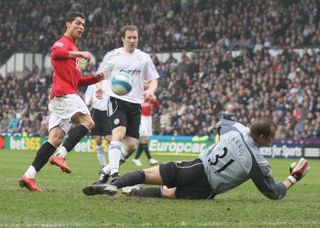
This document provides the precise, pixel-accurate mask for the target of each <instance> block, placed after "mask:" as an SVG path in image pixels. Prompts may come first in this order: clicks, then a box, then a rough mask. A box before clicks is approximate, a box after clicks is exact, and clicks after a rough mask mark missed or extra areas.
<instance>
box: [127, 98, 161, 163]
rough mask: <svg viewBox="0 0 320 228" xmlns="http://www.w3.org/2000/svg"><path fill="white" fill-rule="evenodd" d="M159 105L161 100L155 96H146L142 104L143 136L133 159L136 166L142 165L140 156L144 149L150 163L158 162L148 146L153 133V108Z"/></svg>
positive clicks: (141, 127)
mask: <svg viewBox="0 0 320 228" xmlns="http://www.w3.org/2000/svg"><path fill="white" fill-rule="evenodd" d="M159 106H160V105H159V102H158V101H157V99H156V98H155V97H144V102H143V103H142V104H141V123H140V128H139V132H140V136H141V137H140V143H139V146H138V150H137V153H136V156H135V157H134V159H132V161H133V163H134V164H135V165H136V166H142V163H141V161H140V159H139V158H140V156H141V154H142V152H143V151H145V153H146V155H147V158H148V161H149V164H150V165H155V164H157V163H158V161H157V160H155V159H153V158H152V157H151V154H150V151H149V148H148V140H149V137H150V136H151V135H152V110H153V109H158V108H159Z"/></svg>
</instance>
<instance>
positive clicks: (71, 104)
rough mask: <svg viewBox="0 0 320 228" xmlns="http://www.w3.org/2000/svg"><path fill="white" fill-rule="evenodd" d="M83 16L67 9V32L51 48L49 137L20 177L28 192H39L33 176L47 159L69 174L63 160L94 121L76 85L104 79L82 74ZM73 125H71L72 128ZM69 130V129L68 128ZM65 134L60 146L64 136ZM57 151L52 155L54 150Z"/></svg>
mask: <svg viewBox="0 0 320 228" xmlns="http://www.w3.org/2000/svg"><path fill="white" fill-rule="evenodd" d="M84 26H85V16H84V15H83V14H82V13H79V12H70V13H68V15H67V18H66V27H67V28H66V32H65V34H64V36H63V37H62V38H61V39H59V40H57V41H56V42H55V43H54V44H53V46H52V49H51V54H50V56H51V64H52V67H53V85H52V89H51V91H50V95H49V99H50V102H49V110H50V113H51V114H50V119H49V129H48V130H49V136H48V140H47V141H46V142H45V143H44V144H43V145H42V146H41V147H40V149H39V150H38V152H37V155H36V157H35V159H34V161H33V162H32V164H31V166H30V167H29V168H28V169H27V171H26V172H25V173H24V175H23V176H22V177H21V178H20V179H19V184H20V186H21V187H26V188H27V189H29V190H30V191H41V189H40V188H39V187H38V186H37V185H36V183H35V175H36V174H37V173H38V172H39V171H40V170H41V168H42V167H43V166H44V165H45V164H46V163H47V162H48V161H49V160H50V163H51V164H53V165H56V166H58V167H59V168H61V170H62V171H63V172H66V173H71V170H70V168H69V167H68V166H67V164H66V163H65V157H66V155H67V153H68V152H69V151H71V149H72V148H73V147H74V146H75V145H76V144H77V143H78V142H79V141H80V139H81V138H82V137H83V136H85V135H86V134H87V133H88V132H89V130H90V129H92V128H93V127H94V121H93V120H92V118H91V116H90V112H89V110H88V108H87V106H86V104H85V103H84V101H83V100H82V99H81V98H80V96H78V95H77V88H78V87H79V86H87V85H90V84H94V83H97V82H99V81H101V80H103V79H104V74H103V73H98V74H96V75H94V76H86V77H81V71H80V62H81V61H83V60H85V61H88V62H89V61H90V53H89V52H86V51H79V50H78V48H77V47H76V42H77V40H78V39H79V38H80V37H81V36H82V33H83V32H84ZM72 124H74V126H75V127H74V128H72V129H71V126H72ZM70 129H71V130H70ZM66 134H68V137H67V138H66V140H65V141H64V143H63V144H62V145H61V143H62V141H63V139H64V137H65V135H66ZM55 151H57V152H56V154H55V155H54V156H52V155H53V153H54V152H55Z"/></svg>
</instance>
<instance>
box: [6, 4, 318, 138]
mask: <svg viewBox="0 0 320 228" xmlns="http://www.w3.org/2000/svg"><path fill="white" fill-rule="evenodd" d="M124 2H125V3H124ZM96 3H97V4H92V2H91V1H85V0H83V1H75V0H73V1H64V0H56V1H48V0H44V1H35V0H30V1H29V0H28V1H27V0H19V1H18V0H11V1H1V2H0V22H1V23H0V47H1V48H0V64H1V62H3V61H4V60H6V58H7V57H8V56H10V55H11V54H12V52H16V51H18V50H21V51H32V52H41V53H47V52H48V50H49V48H50V47H51V45H52V43H53V41H54V40H55V39H57V38H58V37H59V36H60V35H61V33H62V32H63V30H64V28H63V27H62V26H61V25H62V24H64V20H65V18H64V15H65V14H66V12H67V11H69V10H70V9H78V8H79V9H84V11H85V13H86V14H87V16H88V20H87V32H86V37H84V38H83V39H82V40H81V42H80V43H79V45H80V49H82V50H90V51H91V52H92V53H94V54H95V56H96V57H97V59H98V62H97V65H98V64H99V60H101V57H102V56H103V55H104V54H105V52H106V51H108V50H110V49H112V48H115V47H119V46H121V45H122V43H121V39H120V34H119V28H120V26H121V25H124V24H128V23H130V24H136V25H138V26H139V28H140V37H141V39H140V43H139V47H140V48H141V49H143V50H144V51H147V52H149V53H153V52H159V51H167V52H172V51H176V50H179V51H183V52H184V51H189V50H194V51H193V54H192V56H189V57H188V55H187V54H186V53H185V52H184V53H183V55H182V59H181V61H178V60H177V59H175V58H174V57H173V56H172V55H171V56H170V57H169V58H168V59H167V60H166V61H165V62H161V61H159V59H158V58H157V56H156V55H155V54H152V58H153V61H154V63H155V65H156V67H157V69H158V72H159V74H160V76H161V78H160V79H159V88H158V90H157V97H158V100H159V102H160V104H161V108H160V109H159V110H158V111H157V112H155V113H154V118H153V121H154V125H153V126H154V132H155V134H160V135H192V136H194V135H205V134H210V132H211V129H214V128H215V127H216V123H217V122H218V121H219V116H220V114H221V112H223V110H224V108H225V105H226V104H230V103H231V104H232V105H233V106H234V107H235V110H234V114H235V117H236V119H237V120H238V121H240V122H242V123H243V124H249V123H250V122H251V121H252V120H253V119H254V118H256V117H261V116H268V117H271V118H272V119H273V120H274V122H275V123H276V124H277V125H278V129H277V134H276V138H278V139H282V138H320V89H319V88H320V52H317V51H311V52H307V51H304V52H303V53H302V55H298V54H297V53H295V52H294V51H293V48H297V47H315V46H317V45H319V46H320V34H319V33H320V32H319V22H320V10H319V8H320V3H319V2H318V1H316V0H306V1H303V3H302V2H301V1H295V0H285V1H277V0H270V1H262V0H248V1H233V0H229V1H221V0H193V1H191V0H168V1H165V0H161V1H155V2H153V3H152V4H149V3H148V1H147V0H131V1H120V0H108V1H107V0H104V1H103V0H99V1H96ZM13 6H14V7H13ZM13 9H14V10H13ZM16 11H19V12H20V13H19V14H17V13H15V12H16ZM276 48H281V49H282V50H283V52H282V53H274V52H272V51H271V49H276ZM197 49H205V50H201V51H200V50H197ZM231 50H240V52H239V55H236V56H234V57H233V56H232V55H231V52H230V51H231ZM97 65H95V66H93V65H89V68H88V69H87V71H95V70H96V68H97ZM50 80H51V76H49V75H46V77H43V75H42V72H39V70H38V67H37V66H36V65H34V66H33V67H32V69H27V68H26V69H25V70H24V72H23V76H22V78H20V77H19V78H18V77H17V76H16V75H14V74H10V75H7V77H2V76H1V75H0V134H12V135H14V134H22V135H27V134H28V135H40V136H46V135H47V124H48V115H49V113H48V110H47V103H48V97H47V96H48V89H49V87H50V83H51V82H50ZM80 94H82V95H83V90H80Z"/></svg>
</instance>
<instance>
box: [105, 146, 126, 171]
mask: <svg viewBox="0 0 320 228" xmlns="http://www.w3.org/2000/svg"><path fill="white" fill-rule="evenodd" d="M127 159H128V153H127V152H126V151H125V150H124V147H123V146H122V147H121V157H120V162H119V166H120V165H122V164H123V163H124V162H125V161H126V160H127ZM102 170H103V172H105V173H106V174H110V171H111V167H110V164H108V165H106V166H105V167H103V169H102Z"/></svg>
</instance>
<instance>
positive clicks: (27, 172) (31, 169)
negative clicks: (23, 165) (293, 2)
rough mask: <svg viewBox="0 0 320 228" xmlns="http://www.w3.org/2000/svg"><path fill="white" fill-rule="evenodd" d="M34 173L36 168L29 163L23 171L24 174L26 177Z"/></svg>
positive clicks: (32, 176)
mask: <svg viewBox="0 0 320 228" xmlns="http://www.w3.org/2000/svg"><path fill="white" fill-rule="evenodd" d="M36 174H37V171H36V169H35V168H34V167H33V166H32V165H30V166H29V168H28V169H27V171H26V172H25V173H24V176H25V177H27V178H34V177H35V176H36Z"/></svg>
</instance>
